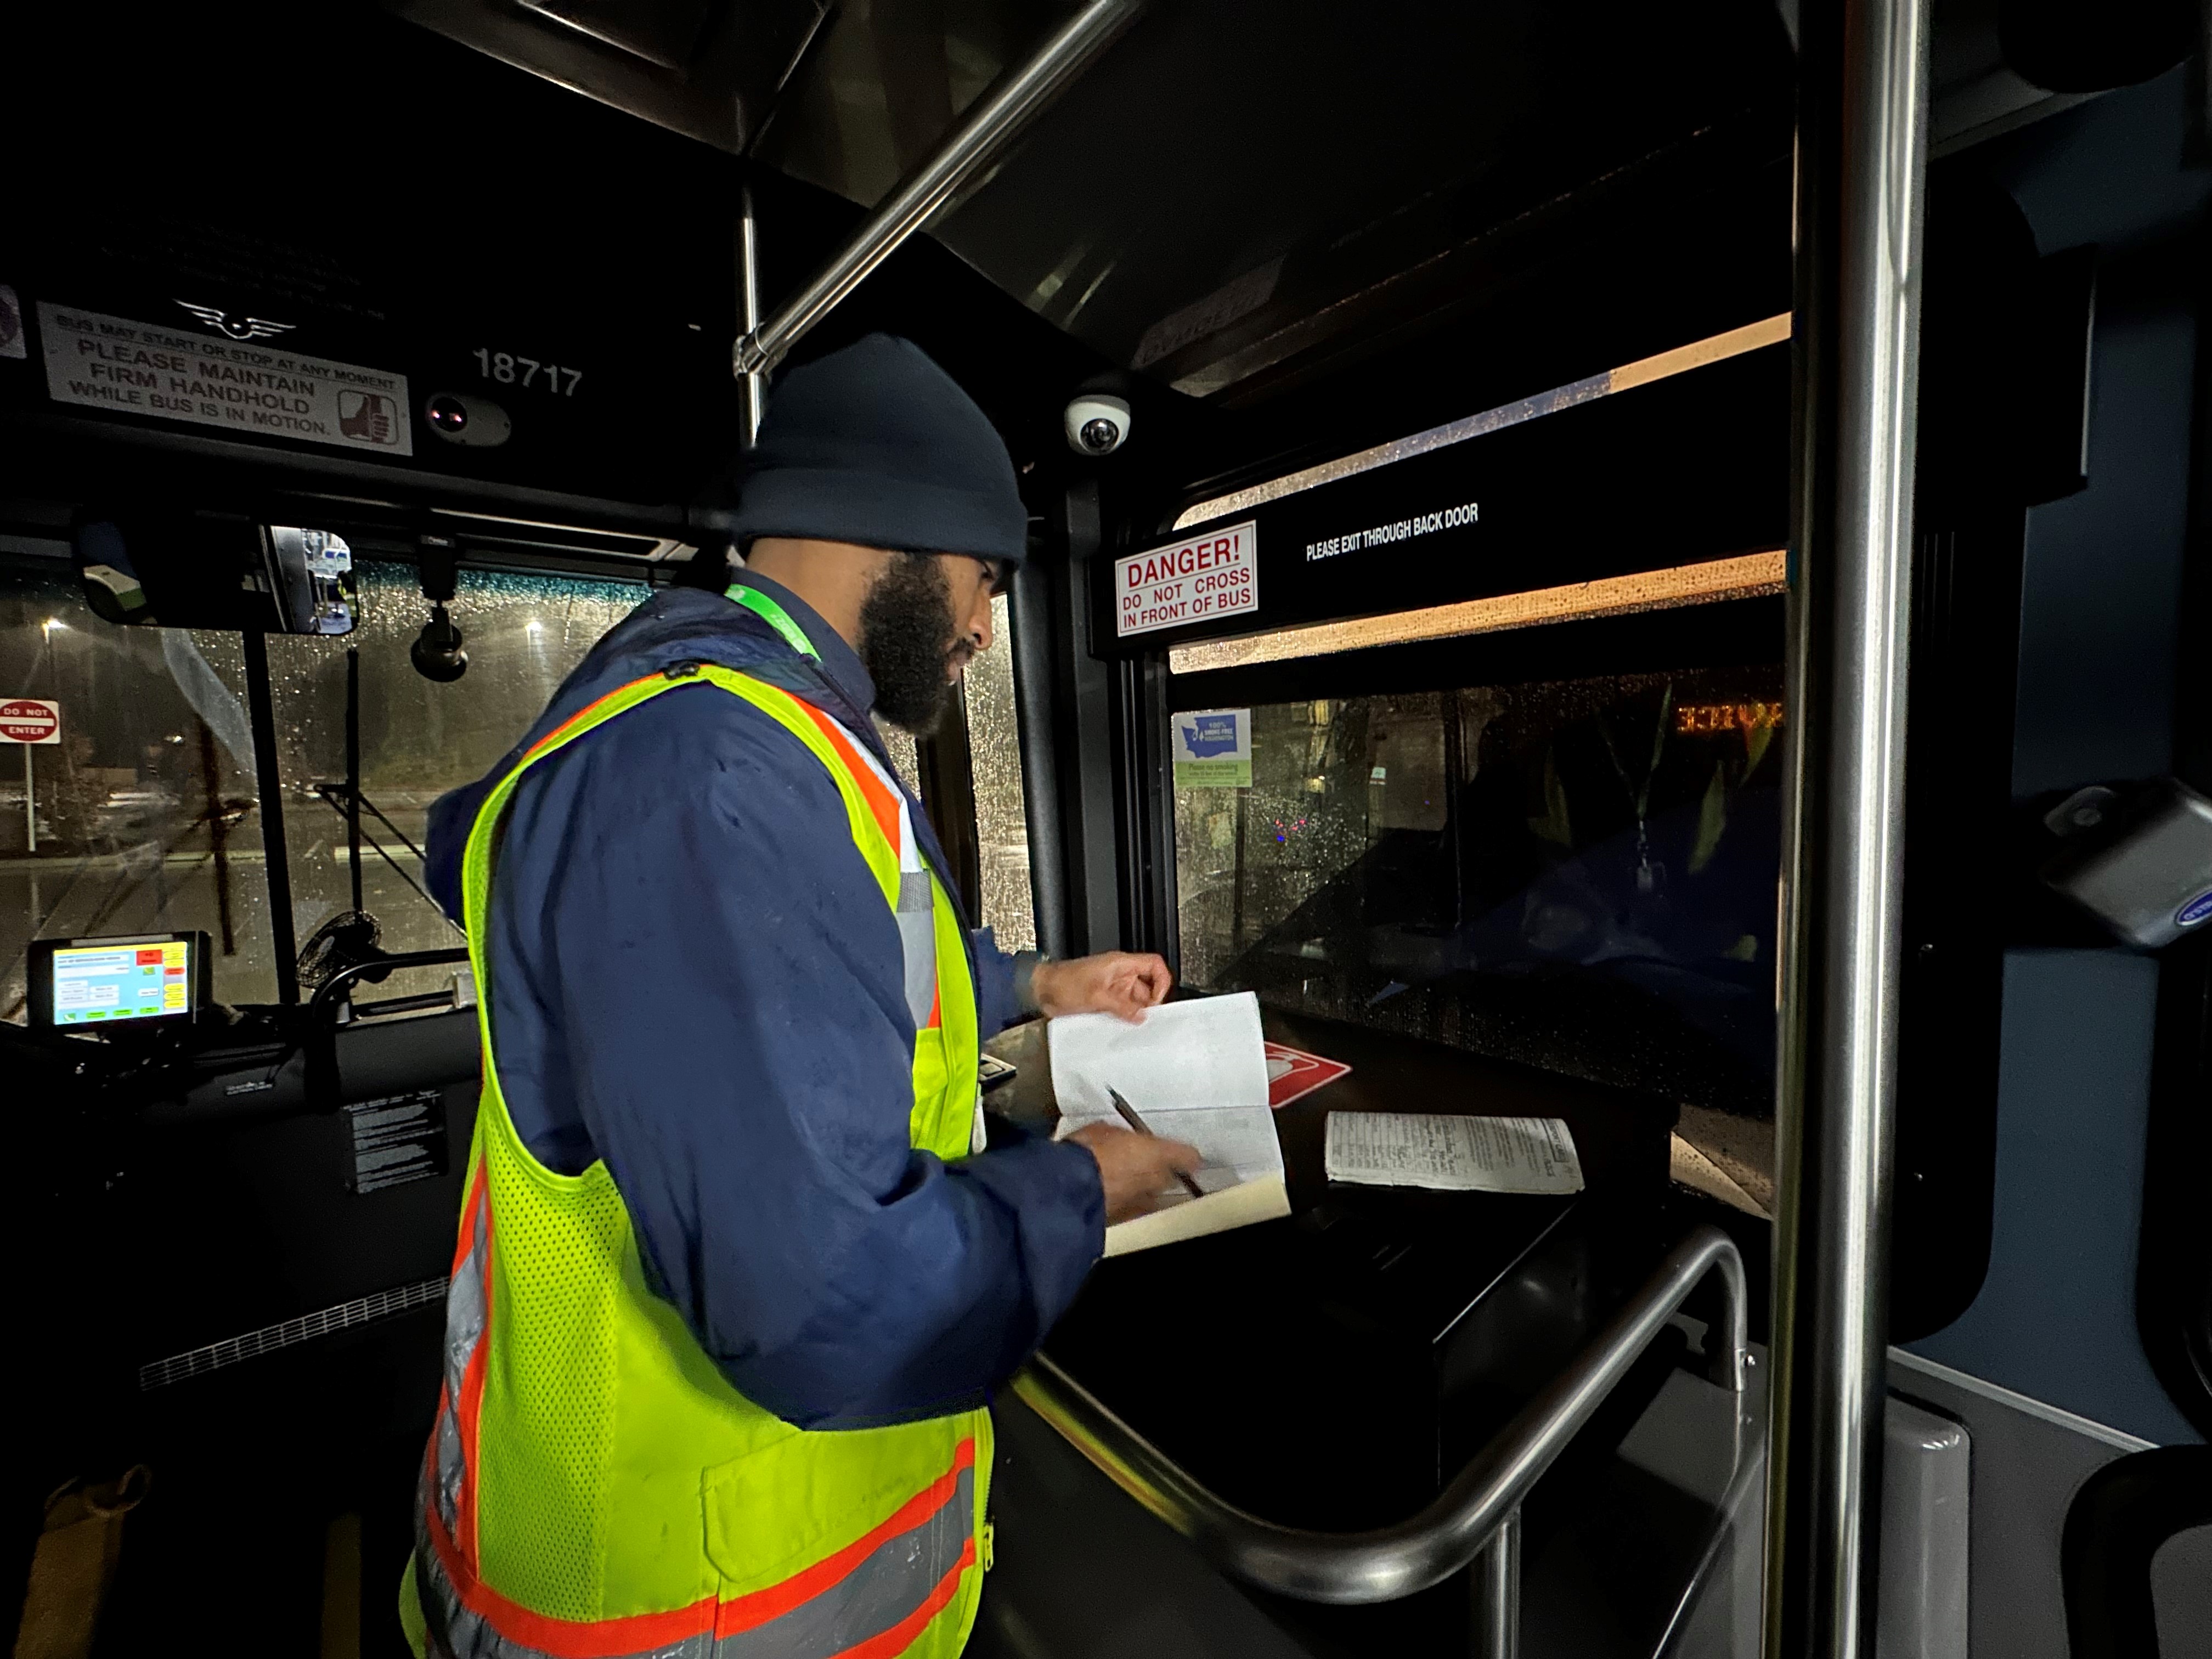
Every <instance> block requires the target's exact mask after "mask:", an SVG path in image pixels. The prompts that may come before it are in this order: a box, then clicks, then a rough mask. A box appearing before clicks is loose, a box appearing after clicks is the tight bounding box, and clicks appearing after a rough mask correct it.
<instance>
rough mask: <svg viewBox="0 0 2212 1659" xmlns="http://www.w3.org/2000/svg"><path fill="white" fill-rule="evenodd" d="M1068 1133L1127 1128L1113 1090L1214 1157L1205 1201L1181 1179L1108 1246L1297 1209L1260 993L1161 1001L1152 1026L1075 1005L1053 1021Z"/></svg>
mask: <svg viewBox="0 0 2212 1659" xmlns="http://www.w3.org/2000/svg"><path fill="white" fill-rule="evenodd" d="M1045 1036H1046V1042H1047V1044H1048V1047H1049V1048H1050V1050H1051V1054H1052V1086H1053V1092H1054V1095H1056V1096H1057V1097H1058V1098H1059V1101H1060V1128H1059V1131H1058V1133H1060V1134H1061V1135H1066V1134H1069V1133H1073V1131H1075V1130H1077V1129H1080V1128H1082V1127H1085V1125H1087V1124H1092V1123H1111V1124H1114V1125H1115V1126H1116V1127H1121V1115H1120V1114H1119V1113H1117V1112H1116V1111H1115V1109H1114V1103H1113V1101H1112V1099H1111V1098H1110V1097H1109V1096H1108V1094H1107V1092H1106V1091H1108V1090H1109V1089H1118V1090H1119V1091H1121V1096H1122V1098H1124V1099H1125V1100H1127V1102H1128V1103H1129V1104H1130V1105H1131V1106H1133V1107H1134V1108H1135V1109H1136V1110H1137V1112H1138V1114H1139V1115H1140V1116H1142V1117H1143V1118H1144V1120H1145V1121H1146V1123H1147V1124H1148V1125H1149V1126H1150V1127H1152V1130H1153V1132H1154V1133H1158V1134H1160V1135H1163V1136H1165V1137H1167V1138H1168V1139H1172V1140H1187V1141H1188V1142H1190V1144H1191V1145H1192V1146H1195V1147H1197V1148H1198V1149H1199V1151H1200V1152H1203V1153H1204V1154H1205V1155H1206V1167H1205V1168H1204V1169H1203V1170H1200V1171H1199V1175H1198V1184H1199V1186H1200V1188H1203V1189H1204V1191H1205V1194H1206V1195H1205V1196H1204V1197H1203V1198H1193V1197H1191V1196H1190V1195H1189V1194H1188V1193H1185V1192H1184V1191H1183V1190H1182V1188H1180V1187H1175V1188H1170V1189H1169V1190H1168V1191H1167V1192H1165V1193H1164V1194H1161V1198H1160V1207H1159V1208H1158V1209H1157V1210H1155V1211H1153V1212H1152V1214H1150V1215H1147V1216H1139V1218H1137V1219H1136V1220H1134V1221H1124V1222H1122V1223H1121V1224H1120V1225H1118V1226H1113V1227H1109V1228H1108V1229H1107V1230H1106V1254H1107V1255H1127V1254H1128V1252H1130V1251H1131V1250H1144V1249H1151V1248H1152V1246H1154V1245H1156V1244H1169V1243H1174V1242H1175V1241H1176V1240H1177V1239H1182V1238H1196V1237H1200V1235H1202V1234H1206V1233H1218V1232H1223V1231H1227V1230H1228V1229H1229V1228H1231V1227H1242V1226H1245V1225H1249V1223H1252V1222H1255V1221H1269V1220H1273V1218H1275V1217H1277V1216H1285V1215H1288V1214H1289V1213H1290V1212H1291V1200H1290V1194H1289V1192H1288V1189H1287V1188H1285V1185H1284V1181H1283V1149H1282V1146H1281V1144H1280V1143H1279V1141H1277V1139H1275V1120H1274V1115H1273V1113H1272V1112H1271V1111H1270V1110H1269V1109H1268V1106H1267V1081H1268V1079H1267V1052H1266V1042H1265V1041H1264V1039H1263V1038H1262V1037H1261V1034H1260V1004H1259V1000H1258V999H1257V998H1256V997H1255V996H1254V995H1253V994H1251V993H1250V992H1249V991H1245V992H1241V993H1239V994H1237V995H1235V996H1225V997H1201V998H1197V999H1194V1000H1191V1001H1188V1002H1170V1003H1166V1004H1164V1005H1162V1006H1159V1007H1158V1008H1155V1009H1153V1010H1152V1012H1150V1013H1149V1014H1147V1015H1146V1018H1145V1023H1144V1024H1141V1025H1132V1024H1128V1023H1127V1021H1124V1020H1120V1019H1116V1018H1114V1017H1113V1016H1112V1015H1110V1014H1069V1015H1066V1016H1064V1017H1063V1018H1059V1019H1055V1020H1054V1021H1053V1022H1052V1023H1051V1024H1050V1025H1048V1027H1047V1028H1046V1033H1045Z"/></svg>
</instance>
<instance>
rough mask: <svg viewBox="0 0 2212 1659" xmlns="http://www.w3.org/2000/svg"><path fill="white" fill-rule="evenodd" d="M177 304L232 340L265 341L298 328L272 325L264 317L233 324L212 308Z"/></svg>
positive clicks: (289, 325) (226, 314) (182, 303)
mask: <svg viewBox="0 0 2212 1659" xmlns="http://www.w3.org/2000/svg"><path fill="white" fill-rule="evenodd" d="M177 303H178V304H179V305H180V306H182V307H184V308H185V310H186V311H189V312H191V313H192V315H193V316H194V317H196V318H197V319H199V321H200V322H201V323H202V324H204V325H206V326H207V327H209V328H211V329H213V330H214V331H216V333H218V334H221V335H223V336H226V337H228V338H230V339H233V340H266V339H268V338H270V337H271V336H273V335H277V334H289V333H290V332H291V331H293V330H294V329H295V328H296V327H297V326H298V325H297V324H296V323H272V322H270V320H269V319H267V318H266V317H246V318H242V319H240V320H239V321H237V322H233V321H232V320H231V319H230V314H229V313H228V312H225V311H220V310H218V309H216V307H214V306H196V305H194V304H193V303H192V302H191V301H190V300H179V301H177Z"/></svg>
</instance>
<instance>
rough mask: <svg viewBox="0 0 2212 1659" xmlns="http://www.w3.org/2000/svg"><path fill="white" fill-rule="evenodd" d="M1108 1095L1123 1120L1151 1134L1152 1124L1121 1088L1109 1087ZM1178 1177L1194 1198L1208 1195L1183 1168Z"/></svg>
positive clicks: (1136, 1128) (1138, 1129)
mask: <svg viewBox="0 0 2212 1659" xmlns="http://www.w3.org/2000/svg"><path fill="white" fill-rule="evenodd" d="M1106 1097H1107V1098H1108V1099H1109V1100H1111V1101H1112V1102H1113V1103H1114V1109H1115V1111H1117V1112H1119V1113H1121V1121H1123V1122H1124V1123H1126V1124H1127V1125H1128V1126H1129V1127H1131V1128H1132V1129H1134V1130H1135V1131H1136V1132H1137V1133H1139V1134H1140V1135H1149V1134H1151V1133H1152V1125H1151V1124H1149V1123H1147V1122H1146V1121H1145V1120H1144V1119H1142V1118H1140V1117H1139V1116H1138V1115H1137V1109H1136V1108H1135V1107H1133V1106H1132V1105H1131V1104H1129V1103H1128V1102H1127V1101H1126V1100H1124V1099H1122V1098H1121V1091H1120V1090H1119V1089H1109V1090H1108V1091H1106ZM1176 1180H1177V1181H1180V1182H1182V1189H1183V1191H1185V1192H1187V1193H1188V1194H1190V1195H1191V1196H1192V1197H1193V1198H1204V1197H1205V1196H1206V1188H1203V1187H1201V1186H1200V1185H1199V1184H1198V1182H1196V1181H1195V1180H1194V1179H1193V1178H1192V1177H1191V1176H1189V1175H1188V1174H1186V1173H1185V1172H1184V1171H1183V1170H1176Z"/></svg>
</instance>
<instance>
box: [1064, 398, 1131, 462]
mask: <svg viewBox="0 0 2212 1659" xmlns="http://www.w3.org/2000/svg"><path fill="white" fill-rule="evenodd" d="M1060 428H1061V429H1062V430H1063V431H1064V432H1066V434H1067V447H1069V448H1070V449H1072V450H1073V451H1074V452H1075V453H1077V454H1079V455H1087V456H1090V457H1091V458H1092V459H1097V458H1098V457H1099V456H1102V455H1111V454H1112V453H1114V452H1115V450H1117V449H1119V448H1120V447H1121V446H1122V445H1123V444H1125V443H1127V442H1128V441H1129V405H1128V404H1127V401H1125V400H1124V399H1122V398H1109V397H1108V396H1107V395H1106V394H1105V393H1104V392H1084V393H1082V394H1081V395H1079V397H1077V398H1073V400H1072V401H1071V402H1070V403H1069V404H1068V405H1067V412H1066V414H1065V415H1064V416H1061V417H1060Z"/></svg>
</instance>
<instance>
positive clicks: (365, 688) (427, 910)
mask: <svg viewBox="0 0 2212 1659" xmlns="http://www.w3.org/2000/svg"><path fill="white" fill-rule="evenodd" d="M359 580H360V586H361V592H360V617H361V620H360V623H359V625H358V626H357V627H356V629H355V631H354V633H353V634H352V635H350V636H349V637H348V638H346V639H343V640H330V641H324V640H316V639H311V638H306V637H284V638H273V639H271V640H270V641H269V665H270V682H271V686H272V690H273V696H274V702H275V706H276V734H277V737H276V741H277V750H278V754H277V763H278V766H279V769H280V770H281V772H282V775H283V781H284V793H285V837H284V838H285V844H286V847H287V849H288V851H289V854H290V857H289V864H290V868H291V876H292V910H293V925H294V931H295V933H296V935H297V937H298V940H299V942H300V944H301V945H302V946H304V945H306V944H307V941H308V940H309V939H310V938H311V937H312V936H313V933H314V931H315V930H316V929H317V928H318V927H322V926H324V925H325V924H326V923H328V922H330V921H332V920H333V919H335V918H337V917H339V916H341V915H343V914H345V913H346V912H348V911H349V910H351V909H352V908H354V897H353V894H354V879H353V870H352V866H351V861H350V852H349V833H348V824H347V817H346V801H345V777H346V655H347V647H353V648H354V649H355V650H356V651H358V652H359V653H360V659H361V669H360V685H361V691H360V728H361V795H362V812H361V840H362V867H361V872H360V873H361V884H360V891H361V908H362V909H363V910H364V911H366V912H367V913H368V915H371V916H373V917H374V919H375V921H376V924H377V929H378V936H379V942H380V944H381V945H382V946H383V947H384V949H385V950H386V951H428V950H436V949H439V948H441V947H446V946H452V945H461V944H464V943H465V942H466V941H465V939H463V937H462V935H461V932H460V930H459V928H458V927H454V926H453V923H451V922H450V921H447V919H446V916H445V915H444V913H443V912H442V911H441V909H440V908H438V906H437V905H436V904H435V902H433V900H432V899H431V897H430V896H429V894H428V890H427V883H426V881H425V878H424V874H423V869H422V846H423V836H424V831H425V829H426V827H427V824H428V814H429V808H430V804H431V803H432V802H433V801H435V799H437V798H438V797H439V796H440V795H441V794H443V793H446V791H447V790H449V789H453V788H455V787H459V786H460V785H462V784H465V783H469V782H472V781H475V780H476V779H477V778H479V777H481V776H483V774H484V773H485V772H487V771H489V769H491V767H492V766H493V765H495V763H497V762H498V761H499V759H500V758H501V757H502V756H503V755H505V754H506V753H507V750H510V749H511V748H513V746H514V744H515V742H516V740H517V739H518V738H520V737H521V736H522V734H523V733H524V732H526V731H528V730H529V728H530V726H531V723H532V721H533V720H536V719H537V718H538V714H539V713H540V712H541V711H542V710H543V709H544V706H545V703H546V702H547V700H548V699H550V697H551V696H552V695H553V693H554V691H555V690H556V689H557V688H558V687H559V685H560V684H561V682H562V680H563V679H564V678H567V677H568V673H569V671H571V670H572V669H574V667H575V665H577V663H579V662H580V661H581V660H582V659H583V657H584V654H585V653H586V652H587V651H589V650H590V649H591V647H592V644H593V643H594V642H595V641H597V640H598V639H599V636H600V635H603V634H605V632H606V631H607V629H610V628H611V627H613V626H614V624H615V623H617V622H619V621H621V620H622V618H623V617H624V616H626V615H628V614H629V611H631V610H633V609H634V608H635V607H636V606H637V605H639V604H641V603H642V602H643V600H644V599H645V598H646V596H647V591H648V590H647V588H646V587H645V586H644V585H643V584H641V583H631V582H617V581H587V580H578V579H575V578H570V577H558V576H538V575H530V576H525V575H516V574H507V573H504V572H499V571H483V570H470V569H467V568H464V569H462V570H461V571H460V572H459V591H458V592H456V594H455V596H454V599H453V607H452V608H453V620H454V621H455V623H458V624H459V626H460V628H461V629H462V631H463V633H464V634H465V635H466V641H467V643H466V648H467V651H468V654H469V668H468V672H467V673H466V674H465V676H464V677H463V678H460V679H459V680H458V681H455V682H453V684H445V685H441V684H437V683H436V682H435V681H432V680H428V679H425V678H423V677H422V675H421V674H418V673H417V672H416V671H415V668H414V665H413V664H412V663H411V662H410V660H409V658H408V649H409V647H410V645H411V644H412V643H413V641H414V640H415V637H416V633H417V632H418V631H419V630H420V629H421V628H422V623H423V621H424V619H425V618H426V617H428V611H429V608H428V605H427V604H426V603H425V602H424V601H423V599H422V592H421V589H420V587H419V586H418V585H417V581H416V572H415V568H414V567H413V566H411V565H408V564H399V563H363V564H362V565H361V566H360V567H359ZM450 971H451V970H450V969H439V970H433V969H419V970H416V973H415V974H414V975H406V974H401V975H394V976H393V977H392V979H391V980H389V981H386V982H385V983H384V984H383V985H381V986H379V987H374V988H373V989H368V990H365V991H364V995H366V996H371V997H381V996H397V995H406V994H412V993H416V992H420V991H427V990H431V989H435V988H437V987H438V986H440V985H441V984H443V983H444V982H445V978H446V975H447V974H449V973H450ZM418 981H419V982H418Z"/></svg>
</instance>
